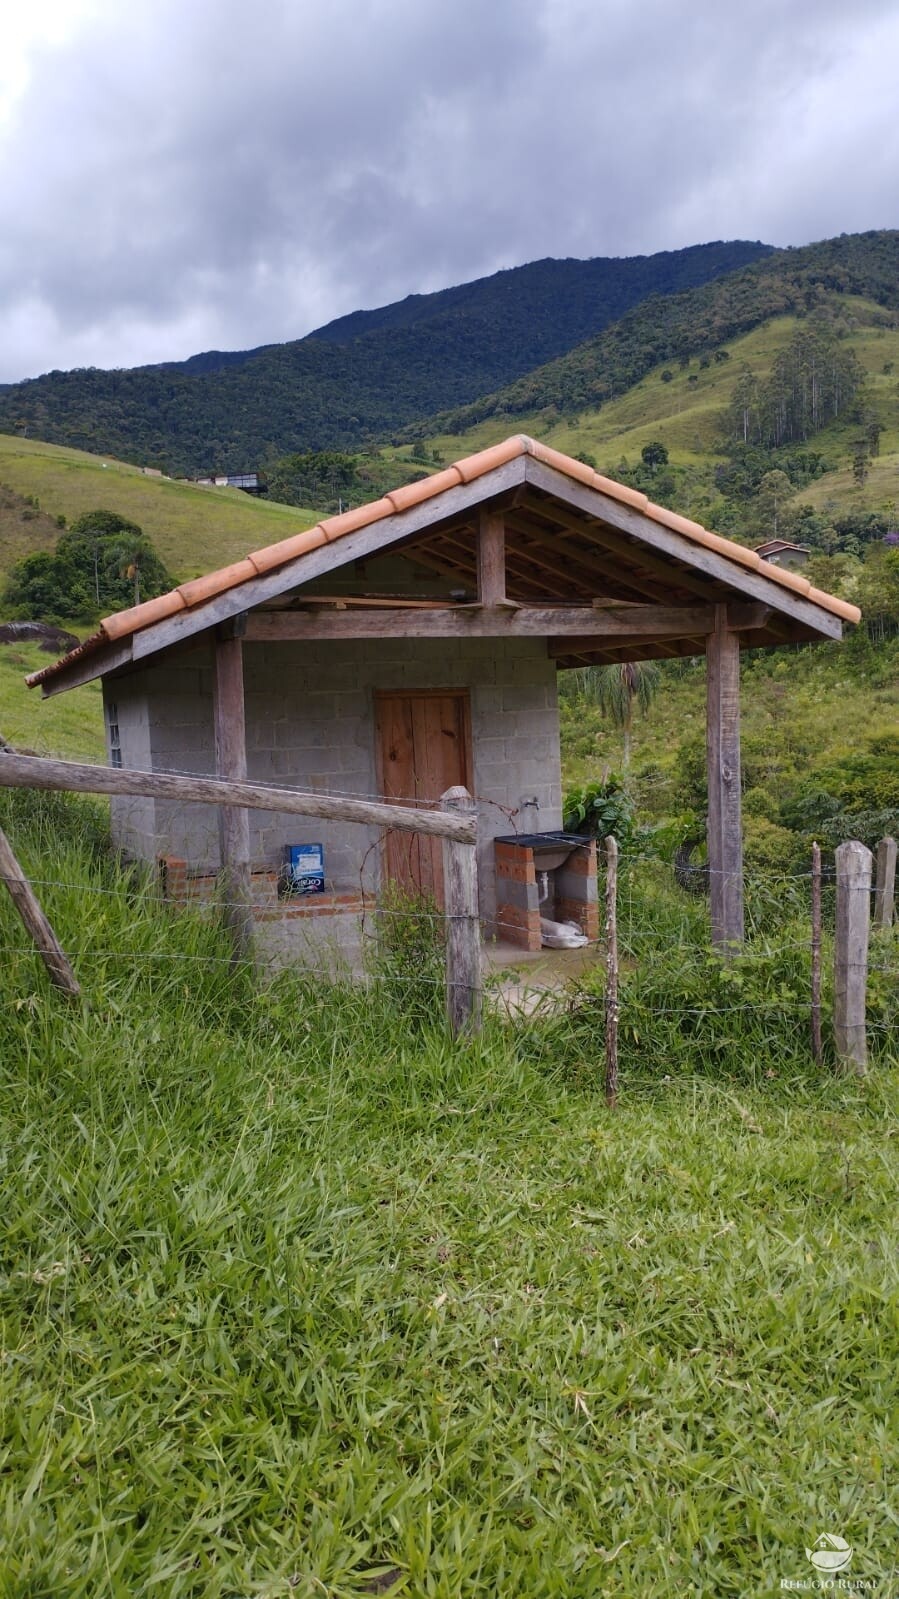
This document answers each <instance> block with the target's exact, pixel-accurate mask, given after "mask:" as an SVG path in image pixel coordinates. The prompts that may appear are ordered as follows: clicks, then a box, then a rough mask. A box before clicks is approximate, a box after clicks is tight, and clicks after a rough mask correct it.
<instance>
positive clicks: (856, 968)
mask: <svg viewBox="0 0 899 1599" xmlns="http://www.w3.org/2000/svg"><path fill="white" fill-rule="evenodd" d="M872 859H873V857H872V855H871V851H870V850H869V849H866V848H865V846H864V844H860V843H859V842H858V840H857V839H851V840H850V841H849V842H848V843H846V844H841V845H840V847H839V849H838V850H837V851H836V862H837V926H836V944H835V948H834V985H833V986H834V1016H833V1023H834V1039H835V1043H836V1049H837V1057H838V1059H839V1061H840V1064H841V1066H842V1067H843V1069H844V1070H846V1071H851V1070H854V1071H856V1072H857V1073H858V1075H859V1076H860V1077H862V1076H864V1073H865V1068H866V1066H867V1063H868V1044H867V1038H866V1036H865V991H866V988H867V980H868V929H869V926H870V922H871V866H872Z"/></svg>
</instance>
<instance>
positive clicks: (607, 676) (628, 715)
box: [578, 661, 660, 771]
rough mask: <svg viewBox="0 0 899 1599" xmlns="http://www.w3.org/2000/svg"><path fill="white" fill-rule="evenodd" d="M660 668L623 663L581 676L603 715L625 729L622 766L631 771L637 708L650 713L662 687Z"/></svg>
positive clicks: (580, 682) (585, 671) (652, 663)
mask: <svg viewBox="0 0 899 1599" xmlns="http://www.w3.org/2000/svg"><path fill="white" fill-rule="evenodd" d="M659 678H660V673H659V668H658V666H657V665H656V663H655V661H622V662H621V663H620V664H617V665H615V666H587V667H585V668H584V669H583V671H582V672H580V673H579V674H578V687H579V688H580V690H581V692H582V693H584V694H585V695H586V696H587V698H589V699H591V700H593V701H594V702H595V703H596V704H597V705H598V706H599V708H600V710H601V711H602V713H603V716H607V717H608V718H609V721H610V722H612V724H613V725H614V726H615V727H618V728H620V729H621V734H622V739H623V744H624V748H623V752H622V758H621V764H622V766H623V768H624V770H625V771H628V769H629V768H630V763H631V729H632V727H633V721H634V708H635V707H637V706H638V707H639V709H640V710H641V711H643V712H644V714H645V713H646V711H648V710H649V707H650V705H651V704H652V701H653V699H654V697H655V694H656V692H657V690H658V687H659Z"/></svg>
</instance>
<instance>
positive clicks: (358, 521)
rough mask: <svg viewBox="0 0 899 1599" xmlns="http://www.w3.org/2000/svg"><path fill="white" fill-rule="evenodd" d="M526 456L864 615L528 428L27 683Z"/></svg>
mask: <svg viewBox="0 0 899 1599" xmlns="http://www.w3.org/2000/svg"><path fill="white" fill-rule="evenodd" d="M523 455H530V456H533V458H534V459H535V460H537V461H542V462H544V464H545V465H547V466H550V467H553V468H554V469H555V470H556V471H557V472H561V473H563V474H564V476H566V477H569V478H573V479H574V480H575V481H577V482H579V483H583V484H585V485H586V486H587V487H588V488H591V489H597V490H598V491H599V492H600V493H601V494H605V495H607V496H608V497H609V498H610V499H613V500H618V501H619V502H620V503H621V504H623V505H628V506H631V507H632V508H633V509H634V510H638V511H641V512H642V513H643V515H644V516H647V517H649V518H650V519H651V520H652V521H654V522H659V523H660V524H661V525H662V526H663V527H667V528H670V529H671V530H672V531H673V532H675V533H680V534H682V535H683V536H684V537H685V538H687V539H690V540H691V541H692V542H693V543H694V544H702V545H704V546H705V547H706V548H707V549H710V550H714V551H715V553H716V554H721V555H724V556H726V557H727V559H728V560H731V561H735V562H737V563H738V564H739V565H740V566H744V567H746V568H747V569H749V570H751V571H757V572H761V573H763V574H764V576H765V577H766V578H767V579H768V580H769V582H773V583H779V584H781V585H782V587H783V588H787V589H790V590H792V592H793V593H795V594H798V595H800V596H802V597H803V598H804V599H808V600H810V601H811V602H812V603H813V604H815V605H820V606H821V607H822V609H823V610H826V611H830V612H831V613H832V614H833V615H835V616H839V617H841V618H842V619H843V620H844V621H847V622H858V621H859V619H860V617H861V612H860V611H859V609H858V606H856V605H850V604H849V603H848V602H847V601H846V600H841V599H838V598H837V597H836V596H835V595H832V594H825V593H823V592H822V591H821V590H820V589H816V588H813V587H812V585H811V584H810V583H809V581H808V579H807V578H804V577H802V576H800V575H799V573H797V572H791V571H789V570H787V569H785V568H783V567H779V566H772V565H771V563H770V562H768V561H765V560H763V559H762V558H761V556H759V555H758V554H757V553H756V551H755V550H747V549H745V548H744V546H743V545H741V544H735V543H734V542H733V541H732V540H731V539H726V538H722V536H721V534H720V533H711V532H709V531H708V529H707V528H704V527H702V526H701V525H700V523H699V522H693V521H691V520H690V519H689V517H685V516H680V515H678V513H677V512H676V511H669V510H667V509H666V508H665V506H663V505H655V504H653V502H652V500H650V499H648V498H647V496H646V495H645V494H641V493H640V491H639V490H638V489H632V488H629V487H628V486H627V485H626V484H623V483H616V482H615V481H614V480H613V479H612V478H607V477H603V476H602V474H601V473H600V472H595V471H594V470H593V468H592V467H590V466H587V465H585V463H584V462H583V461H575V460H574V459H573V458H572V457H571V456H569V455H563V454H562V453H561V452H560V451H559V450H553V449H551V448H550V447H549V446H548V445H546V444H540V443H539V442H538V441H537V440H536V439H531V438H528V437H527V435H526V434H524V433H518V434H515V435H514V436H513V437H512V438H509V439H505V440H504V442H503V443H502V444H494V445H492V446H491V447H490V448H489V449H486V450H480V451H478V453H477V454H476V455H469V456H467V457H466V458H465V459H464V460H461V461H456V462H455V464H454V465H453V466H448V467H446V468H445V469H444V470H443V471H441V472H437V473H435V474H434V476H433V477H427V478H422V479H421V480H420V481H419V482H418V483H407V484H405V485H404V486H403V487H402V488H399V489H392V490H391V492H390V493H389V494H385V495H384V497H383V498H382V499H380V500H373V501H372V502H371V504H369V505H360V506H359V507H357V509H356V510H353V511H344V512H343V514H342V515H340V516H331V517H327V518H326V519H325V520H324V521H322V522H319V523H318V524H317V525H316V526H315V527H312V528H309V529H308V530H307V531H306V532H304V533H295V534H293V535H292V536H291V537H290V538H287V539H281V540H280V541H279V542H278V543H277V544H269V545H267V546H266V547H265V548H264V549H261V550H255V551H252V552H251V553H250V554H249V555H248V556H247V557H246V558H245V559H244V560H243V561H235V562H234V563H232V565H230V566H224V567H221V568H220V570H219V571H217V572H208V573H207V574H206V575H205V576H204V577H198V578H194V579H192V580H191V581H190V582H188V583H181V584H179V585H178V587H177V588H175V589H172V590H171V592H170V593H169V594H161V595H160V596H159V597H158V599H155V600H145V601H144V603H143V604H142V605H133V606H131V607H130V608H129V609H128V610H126V611H117V612H116V613H115V615H113V616H107V617H104V619H103V621H102V622H101V623H100V627H99V630H98V631H97V633H95V634H94V635H93V636H92V637H91V638H89V639H86V640H85V642H84V643H83V644H80V645H79V646H78V648H77V649H75V650H72V651H70V653H69V654H68V655H64V656H63V658H62V660H60V661H56V662H55V663H54V664H53V665H52V666H47V667H44V669H43V671H40V672H34V673H32V675H31V676H30V677H28V678H27V679H26V682H27V683H28V684H29V686H31V687H34V686H35V685H36V684H38V683H41V682H44V681H45V680H46V679H47V678H49V677H52V676H53V675H54V674H55V673H56V672H57V671H59V670H60V669H62V668H63V667H64V666H68V665H70V664H71V663H72V662H74V661H75V660H77V659H79V658H80V657H81V656H83V655H88V654H91V653H93V652H94V651H95V650H98V649H100V648H102V647H103V645H104V644H111V643H115V642H117V641H119V640H121V639H125V638H128V637H130V636H131V635H132V634H134V633H138V632H140V631H142V630H143V629H144V628H147V627H152V626H154V625H155V623H157V622H161V621H163V620H165V619H166V618H167V617H170V616H176V615H177V614H178V613H179V612H181V611H188V610H191V609H193V608H194V607H195V606H199V605H202V604H203V603H204V602H205V601H207V600H210V599H212V598H214V597H215V596H216V595H218V594H224V593H225V592H226V591H227V590H229V589H233V588H237V587H239V586H240V584H242V583H245V582H247V581H248V580H249V579H251V578H254V577H258V576H261V575H262V574H263V573H267V572H272V571H274V570H276V568H277V567H279V566H284V565H286V564H287V563H288V562H290V561H294V560H296V559H297V557H298V556H302V555H306V554H307V553H308V552H309V551H310V550H315V549H318V548H320V547H321V546H322V545H323V544H331V543H333V542H334V541H335V540H337V539H341V538H344V537H345V536H346V534H348V533H354V532H356V531H357V529H359V528H363V527H369V526H370V525H371V524H372V523H373V522H379V521H381V520H382V519H384V518H386V517H389V516H393V515H394V514H395V513H396V512H398V511H407V510H409V508H410V507H411V506H414V505H420V504H422V503H423V502H424V501H426V500H431V499H435V498H436V497H437V496H438V495H440V494H443V493H444V492H445V491H446V490H447V489H451V488H455V487H457V486H458V485H459V484H461V483H472V482H474V481H475V479H477V478H480V477H484V476H486V474H487V473H488V472H493V471H495V470H496V468H497V467H500V466H504V465H505V463H506V462H507V461H513V460H515V459H516V458H517V457H519V456H523Z"/></svg>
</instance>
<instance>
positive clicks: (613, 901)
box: [605, 833, 618, 1110]
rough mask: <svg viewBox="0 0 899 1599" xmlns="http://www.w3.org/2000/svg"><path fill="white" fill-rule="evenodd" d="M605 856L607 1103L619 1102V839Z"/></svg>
mask: <svg viewBox="0 0 899 1599" xmlns="http://www.w3.org/2000/svg"><path fill="white" fill-rule="evenodd" d="M605 856H606V999H605V1023H606V1028H605V1032H606V1104H607V1105H608V1106H609V1107H610V1109H612V1110H614V1108H615V1104H616V1102H617V1099H618V840H617V838H614V837H613V836H612V834H611V833H609V834H608V835H607V837H606V841H605Z"/></svg>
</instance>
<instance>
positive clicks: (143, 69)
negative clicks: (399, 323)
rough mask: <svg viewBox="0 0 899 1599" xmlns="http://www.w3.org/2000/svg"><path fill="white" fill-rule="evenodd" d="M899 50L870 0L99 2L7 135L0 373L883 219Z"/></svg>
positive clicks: (46, 66) (0, 145)
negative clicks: (549, 266) (559, 263)
mask: <svg viewBox="0 0 899 1599" xmlns="http://www.w3.org/2000/svg"><path fill="white" fill-rule="evenodd" d="M897 54H899V14H897V12H896V9H895V6H894V5H893V4H892V3H891V0H857V4H856V5H855V6H854V8H853V10H852V12H851V14H847V12H846V9H845V7H844V5H843V4H842V0H840V3H837V0H814V3H812V0H797V3H794V4H792V5H790V6H789V7H784V6H783V4H782V0H749V3H748V4H746V5H744V6H743V7H742V8H741V9H740V10H739V12H738V11H737V10H736V9H735V8H734V10H733V12H732V11H731V8H730V7H727V8H725V7H722V6H721V5H720V3H718V4H713V3H712V0H694V3H693V4H691V5H690V6H689V7H688V6H686V5H675V4H672V3H671V0H644V3H643V4H642V5H641V6H640V7H635V6H633V5H632V4H631V3H628V0H599V3H597V0H490V3H489V4H487V3H485V0H453V3H451V4H450V3H448V0H331V3H330V5H329V6H328V8H327V10H325V8H323V7H321V6H313V5H311V4H310V3H309V0H257V3H256V4H255V5H253V6H249V5H248V4H247V3H246V0H216V3H212V0H192V3H191V4H189V5H186V6H185V5H184V0H130V4H129V5H128V6H127V7H122V6H120V5H117V4H113V3H112V0H99V9H97V8H96V7H95V9H94V10H93V11H92V12H90V13H88V14H87V15H86V16H85V18H84V21H83V23H82V25H81V26H80V28H77V29H75V30H74V32H71V33H70V35H69V37H68V39H67V41H66V42H65V43H63V44H57V45H53V46H51V45H44V46H42V47H41V48H40V50H38V51H36V52H35V54H34V56H33V58H32V60H31V63H30V65H31V77H30V82H29V85H28V87H27V89H26V91H25V93H24V94H23V95H22V96H21V98H20V99H19V100H18V102H17V103H16V104H15V105H14V107H13V109H12V111H11V113H10V115H9V116H8V117H7V119H6V122H5V125H4V126H3V127H2V128H0V170H2V173H3V192H4V197H5V198H4V211H5V215H4V224H3V230H2V235H0V380H6V381H10V380H14V379H16V378H19V377H22V376H29V375H33V374H35V373H37V372H39V371H42V370H46V369H47V368H49V367H55V366H58V367H66V366H71V365H87V364H95V365H131V364H134V363H136V362H139V361H150V360H164V359H172V358H177V357H180V356H185V355H188V354H191V353H193V352H194V351H196V350H199V349H204V348H209V347H213V346H218V347H224V348H245V347H247V346H250V345H253V344H257V343H262V342H265V341H268V340H280V339H287V338H293V337H298V336H299V335H301V334H302V333H304V332H306V331H308V330H309V329H310V328H311V327H313V326H315V325H317V324H320V323H321V322H323V321H325V320H327V319H328V318H330V317H332V316H336V315H340V314H342V313H343V312H346V311H349V310H353V309H355V308H356V307H357V306H360V305H366V306H369V305H377V304H381V303H384V302H386V301H388V300H390V299H394V298H397V297H398V296H400V295H403V294H406V293H409V292H413V291H415V290H423V289H429V288H438V287H442V286H444V285H445V284H447V283H451V282H460V281H464V280H465V279H468V278H471V277H475V276H479V275H482V274H484V273H487V272H491V271H493V270H495V269H496V268H497V267H500V266H509V265H514V264H516V263H518V262H522V261H526V260H532V259H534V258H536V257H539V256H544V255H557V256H563V255H604V254H609V255H622V254H631V253H642V252H648V251H652V250H658V249H668V248H678V247H680V246H682V245H686V244H691V243H696V242H700V241H702V240H705V239H711V238H728V237H737V236H739V237H744V238H746V237H750V238H757V237H758V238H765V239H768V240H769V241H770V242H772V243H802V242H805V241H806V240H809V239H813V238H821V237H825V236H827V235H828V234H832V233H838V232H842V231H847V232H851V231H856V230H857V229H861V228H866V227H884V226H889V225H890V224H891V223H893V222H894V221H895V220H896V205H895V196H894V189H895V179H894V177H893V174H894V173H895V172H896V170H897V160H896V157H897V154H899V149H897V145H899V135H897V132H896V128H895V116H894V113H893V110H892V88H891V83H890V77H891V75H892V63H893V62H895V60H896V59H897Z"/></svg>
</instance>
